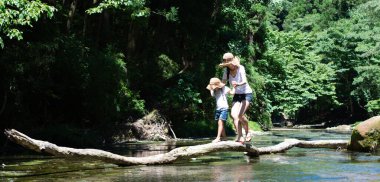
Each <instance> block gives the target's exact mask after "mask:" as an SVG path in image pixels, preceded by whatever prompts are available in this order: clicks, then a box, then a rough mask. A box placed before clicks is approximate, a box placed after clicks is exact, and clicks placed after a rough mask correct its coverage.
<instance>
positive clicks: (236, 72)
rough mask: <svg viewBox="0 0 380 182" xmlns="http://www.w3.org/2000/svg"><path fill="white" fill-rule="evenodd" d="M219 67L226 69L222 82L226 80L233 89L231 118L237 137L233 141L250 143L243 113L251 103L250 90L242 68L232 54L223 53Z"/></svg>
mask: <svg viewBox="0 0 380 182" xmlns="http://www.w3.org/2000/svg"><path fill="white" fill-rule="evenodd" d="M220 66H221V67H226V68H227V69H226V70H225V71H224V73H223V78H222V82H223V83H226V82H227V80H228V81H229V82H230V85H232V86H233V87H234V88H235V95H234V97H233V99H232V108H231V117H232V118H233V120H234V125H235V129H236V131H237V137H236V139H235V141H237V142H245V141H251V138H252V137H251V135H250V134H249V128H248V119H247V118H246V117H245V115H244V114H245V112H246V111H247V109H248V107H249V103H250V102H251V101H252V89H251V87H250V86H249V84H248V82H247V76H246V73H245V68H244V66H242V65H240V60H239V58H237V57H235V56H234V55H233V54H232V53H225V54H224V55H223V63H221V64H220ZM242 126H243V128H244V130H245V133H246V137H243V134H242Z"/></svg>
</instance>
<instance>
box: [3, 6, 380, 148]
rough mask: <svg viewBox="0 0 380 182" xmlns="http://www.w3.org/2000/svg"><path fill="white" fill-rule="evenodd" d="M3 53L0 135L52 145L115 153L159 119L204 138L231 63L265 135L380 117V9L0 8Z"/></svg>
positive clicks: (182, 134)
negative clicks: (282, 123)
mask: <svg viewBox="0 0 380 182" xmlns="http://www.w3.org/2000/svg"><path fill="white" fill-rule="evenodd" d="M0 46H1V47H2V48H1V49H0V122H1V123H0V128H17V129H19V130H21V131H29V132H34V133H38V134H39V135H41V136H44V137H45V138H46V137H49V136H50V137H52V138H46V139H47V140H50V141H53V142H55V143H60V141H61V143H65V142H68V141H69V142H71V143H73V142H78V143H77V144H78V145H83V144H84V145H91V144H99V142H103V143H107V142H112V136H113V135H114V134H115V133H118V132H121V131H120V130H122V128H123V127H122V126H123V125H125V124H126V123H130V122H133V121H135V120H136V119H138V118H140V117H142V116H143V115H145V114H147V113H148V112H149V111H152V110H154V109H157V110H159V111H160V113H162V114H163V115H164V116H165V117H166V119H167V120H168V121H170V122H171V124H172V126H173V129H174V131H179V132H177V133H176V134H177V135H178V136H179V137H188V136H192V137H198V136H202V135H207V133H202V132H197V130H199V128H204V127H206V128H207V127H209V126H211V125H215V123H213V122H212V118H213V112H214V108H215V107H214V104H215V103H214V100H213V98H211V97H210V95H209V92H208V91H207V90H206V89H205V87H206V85H207V84H208V81H209V79H210V78H211V77H214V76H217V77H221V74H222V71H223V70H221V69H220V68H218V67H217V65H218V64H219V63H220V61H221V56H222V55H223V53H224V52H232V53H234V54H235V55H238V56H239V57H241V59H242V60H241V61H242V64H243V65H244V66H245V67H246V71H247V74H248V81H249V83H250V85H251V86H252V87H253V89H254V99H253V103H252V107H251V108H250V110H249V113H248V116H249V118H250V120H252V121H257V122H259V123H261V124H262V125H263V126H265V127H271V124H272V121H274V122H276V120H277V119H276V118H278V117H279V116H280V115H281V114H285V115H287V116H288V117H289V118H290V119H292V120H293V121H294V122H295V123H296V124H311V123H320V122H326V123H327V125H331V126H332V125H337V124H351V123H354V122H356V121H361V120H364V119H367V118H368V117H369V116H372V115H378V114H379V113H380V66H379V65H380V1H379V0H347V1H342V0H292V1H291V0H272V1H269V0H223V1H222V0H202V1H200V0H93V1H84V0H82V1H81V0H41V1H27V0H0ZM209 132H211V133H214V130H212V131H209ZM34 136H35V135H34Z"/></svg>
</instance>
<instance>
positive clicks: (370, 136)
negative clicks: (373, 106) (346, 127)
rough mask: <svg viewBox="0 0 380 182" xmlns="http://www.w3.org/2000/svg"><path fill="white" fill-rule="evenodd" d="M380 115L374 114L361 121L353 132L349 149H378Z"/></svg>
mask: <svg viewBox="0 0 380 182" xmlns="http://www.w3.org/2000/svg"><path fill="white" fill-rule="evenodd" d="M379 143H380V116H374V117H372V118H369V119H367V120H365V121H363V122H361V123H359V124H358V125H357V126H356V127H355V128H354V130H353V131H352V134H351V141H350V144H349V145H348V149H350V150H355V151H367V152H368V151H376V150H377V149H379V147H380V145H379Z"/></svg>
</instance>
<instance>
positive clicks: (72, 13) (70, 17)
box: [66, 0, 77, 33]
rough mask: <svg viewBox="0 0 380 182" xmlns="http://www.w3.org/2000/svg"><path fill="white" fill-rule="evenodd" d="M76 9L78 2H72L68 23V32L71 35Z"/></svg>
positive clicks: (74, 0) (75, 0)
mask: <svg viewBox="0 0 380 182" xmlns="http://www.w3.org/2000/svg"><path fill="white" fill-rule="evenodd" d="M76 9H77V0H73V2H71V4H70V11H69V16H68V19H67V23H66V28H67V32H69V33H70V30H71V25H72V23H73V20H74V14H75V10H76Z"/></svg>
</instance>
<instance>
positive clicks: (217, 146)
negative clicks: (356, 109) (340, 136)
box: [4, 129, 348, 166]
mask: <svg viewBox="0 0 380 182" xmlns="http://www.w3.org/2000/svg"><path fill="white" fill-rule="evenodd" d="M4 133H5V135H6V136H7V137H8V139H10V140H11V141H13V142H15V143H17V144H19V145H21V146H23V147H25V148H27V149H31V150H34V151H36V152H44V153H48V154H51V155H54V156H61V157H66V158H84V159H91V160H101V161H105V162H108V163H114V164H117V165H121V166H128V165H155V164H167V163H172V162H175V161H178V160H181V159H188V158H191V157H195V156H199V155H204V154H207V153H211V152H216V151H240V152H247V155H250V156H259V155H263V154H270V153H280V152H285V151H286V150H288V149H290V148H292V147H311V148H346V147H347V144H348V141H345V140H318V141H303V140H297V139H286V140H285V141H284V142H282V143H279V144H277V145H274V146H269V147H260V148H257V147H255V146H252V145H250V144H241V143H238V142H233V141H223V142H218V143H208V144H203V145H195V146H188V147H179V148H176V149H173V150H171V151H170V152H168V153H165V154H158V155H153V156H147V157H125V156H121V155H118V154H113V153H111V152H107V151H103V150H98V149H75V148H69V147H60V146H57V145H55V144H53V143H50V142H47V141H42V140H36V139H33V138H30V137H28V136H27V135H25V134H23V133H21V132H19V131H17V130H14V129H11V130H5V132H4Z"/></svg>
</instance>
